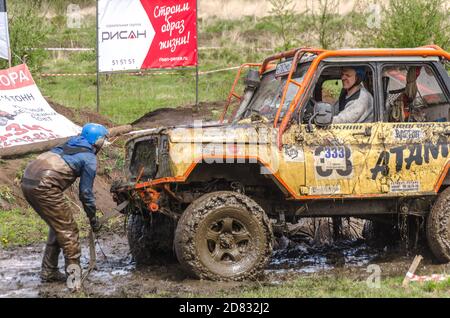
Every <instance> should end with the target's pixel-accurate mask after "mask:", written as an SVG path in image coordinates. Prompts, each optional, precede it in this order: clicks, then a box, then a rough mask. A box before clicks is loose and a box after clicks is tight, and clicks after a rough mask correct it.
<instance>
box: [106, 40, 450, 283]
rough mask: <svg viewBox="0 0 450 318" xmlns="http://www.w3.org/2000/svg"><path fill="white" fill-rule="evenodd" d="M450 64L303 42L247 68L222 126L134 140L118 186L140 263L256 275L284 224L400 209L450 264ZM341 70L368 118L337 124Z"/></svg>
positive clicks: (231, 276) (165, 130)
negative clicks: (170, 260)
mask: <svg viewBox="0 0 450 318" xmlns="http://www.w3.org/2000/svg"><path fill="white" fill-rule="evenodd" d="M448 60H450V54H449V53H447V52H445V51H443V50H442V49H440V48H439V47H436V46H426V47H420V48H414V49H352V50H337V51H326V50H320V49H310V48H299V49H295V50H291V51H287V52H283V53H280V54H276V55H274V56H271V57H268V58H267V59H266V60H264V61H263V63H261V64H244V65H242V67H241V69H240V70H239V72H238V75H237V76H236V80H235V82H234V84H233V87H232V90H231V92H230V95H229V97H228V103H227V107H226V109H225V110H224V113H223V115H222V118H221V120H220V121H217V122H207V123H202V122H194V123H193V125H191V126H183V127H161V128H158V129H153V130H147V131H140V132H139V133H138V134H137V135H135V136H134V137H133V138H131V139H130V140H129V141H128V142H127V145H126V152H127V156H126V166H127V169H128V173H129V179H128V180H127V182H124V183H120V184H115V185H114V186H113V188H112V189H111V191H112V192H113V193H114V197H115V200H116V202H117V203H123V202H125V201H128V205H127V206H126V208H125V209H123V212H124V213H127V214H129V221H128V238H129V244H130V249H131V252H132V254H133V256H134V258H135V259H136V261H137V262H147V261H153V260H155V259H159V258H160V257H161V255H164V254H165V255H170V254H172V253H173V250H174V251H175V254H176V256H177V258H178V260H179V262H180V263H181V264H182V265H183V267H184V268H185V269H186V270H187V271H188V272H189V273H191V274H192V275H194V276H196V277H199V278H206V279H212V280H239V279H246V278H254V277H256V276H257V275H258V274H259V273H260V272H261V271H262V269H263V268H264V266H265V265H266V264H267V262H268V260H269V258H270V256H271V252H272V243H273V240H274V233H275V234H277V232H278V233H280V234H284V235H289V228H292V226H291V225H295V224H296V223H297V222H298V220H299V219H300V218H304V217H318V216H320V217H323V216H326V217H329V216H330V217H340V216H345V217H347V216H353V217H359V218H363V219H368V220H373V221H374V222H378V223H380V224H381V223H383V221H386V223H388V224H390V223H389V222H391V221H392V220H396V219H397V218H398V217H399V215H403V216H412V217H416V218H419V219H421V220H425V222H424V223H425V225H424V226H426V236H427V240H428V244H429V247H430V249H431V251H432V252H433V254H434V255H435V257H436V259H437V260H438V261H441V262H448V261H450V188H447V186H448V185H450V175H449V173H448V169H449V167H450V156H449V136H450V124H449V120H450V78H449V75H448V73H447V72H446V70H445V67H444V63H446V62H447V61H448ZM345 69H354V70H355V74H357V77H358V83H357V84H358V85H359V91H361V92H360V93H361V94H363V93H364V94H365V99H364V101H363V102H364V105H362V106H361V105H360V106H361V107H365V109H366V112H368V116H365V118H364V119H361V118H357V117H358V116H353V115H352V113H351V112H350V113H351V114H350V115H351V116H349V117H348V118H350V119H349V121H350V122H346V121H345V118H344V119H342V118H341V119H340V120H339V121H337V120H336V118H337V116H338V115H339V114H340V112H341V111H343V110H344V109H345V107H346V106H345V98H347V97H348V96H345V92H346V91H345V90H343V89H342V85H344V84H345V83H344V76H343V75H342V74H343V72H344V71H343V70H345ZM244 70H247V72H246V76H245V78H243V79H241V74H244V72H243V71H244ZM241 84H244V85H243V88H241V89H240V90H241V92H238V89H237V87H241ZM344 87H345V86H344ZM352 87H353V86H352ZM363 91H364V92H363ZM358 94H359V93H358ZM350 99H353V102H354V103H357V102H361V100H360V99H358V98H350ZM342 101H344V107H340V105H341V103H342ZM233 105H235V107H233ZM355 118H356V119H355ZM355 120H356V122H351V121H355ZM336 122H339V123H336ZM124 205H125V204H123V205H122V206H124ZM379 234H380V233H379Z"/></svg>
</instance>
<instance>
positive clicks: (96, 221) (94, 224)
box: [89, 216, 102, 233]
mask: <svg viewBox="0 0 450 318" xmlns="http://www.w3.org/2000/svg"><path fill="white" fill-rule="evenodd" d="M89 223H90V224H91V229H92V232H94V233H98V231H100V229H101V228H102V224H101V223H100V221H99V219H98V217H96V216H94V217H92V218H90V219H89Z"/></svg>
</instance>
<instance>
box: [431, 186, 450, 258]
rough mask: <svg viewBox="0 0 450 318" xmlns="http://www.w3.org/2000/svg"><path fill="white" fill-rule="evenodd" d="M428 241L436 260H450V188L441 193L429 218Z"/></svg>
mask: <svg viewBox="0 0 450 318" xmlns="http://www.w3.org/2000/svg"><path fill="white" fill-rule="evenodd" d="M427 241H428V246H429V247H430V250H431V252H432V253H433V255H434V256H435V258H436V260H437V261H438V262H441V263H447V262H450V188H447V189H445V190H444V191H443V192H442V193H441V194H439V196H438V198H437V200H436V202H435V203H434V205H433V207H432V208H431V211H430V214H429V215H428V218H427Z"/></svg>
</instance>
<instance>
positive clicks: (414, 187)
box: [391, 180, 420, 192]
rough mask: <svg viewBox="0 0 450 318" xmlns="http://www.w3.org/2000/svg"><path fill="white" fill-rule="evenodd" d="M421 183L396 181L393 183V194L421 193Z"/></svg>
mask: <svg viewBox="0 0 450 318" xmlns="http://www.w3.org/2000/svg"><path fill="white" fill-rule="evenodd" d="M419 188H420V183H419V181H416V180H415V181H395V182H392V183H391V192H410V191H412V192H416V191H419Z"/></svg>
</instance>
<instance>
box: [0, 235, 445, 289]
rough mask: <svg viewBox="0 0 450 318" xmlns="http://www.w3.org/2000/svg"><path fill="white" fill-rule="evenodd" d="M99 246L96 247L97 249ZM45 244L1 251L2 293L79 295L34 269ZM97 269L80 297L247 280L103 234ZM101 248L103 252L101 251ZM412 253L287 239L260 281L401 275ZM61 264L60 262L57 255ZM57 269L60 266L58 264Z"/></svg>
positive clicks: (359, 243)
mask: <svg viewBox="0 0 450 318" xmlns="http://www.w3.org/2000/svg"><path fill="white" fill-rule="evenodd" d="M82 246H83V250H82V253H83V257H82V259H81V263H82V267H83V268H84V269H86V268H87V267H88V263H89V259H88V257H86V256H87V255H89V251H88V248H87V242H86V241H83V244H82ZM100 247H101V249H100ZM43 248H44V244H38V245H33V246H28V247H17V248H14V249H8V250H0V298H1V297H79V296H80V294H78V295H73V294H70V293H69V292H68V289H67V288H66V286H65V284H63V283H53V284H43V283H41V282H40V279H39V270H40V263H41V257H42V252H43ZM96 251H97V268H96V270H95V271H93V272H92V273H91V274H90V276H89V277H88V279H87V280H86V281H85V283H84V289H83V292H82V294H81V296H88V297H192V296H212V297H214V296H215V295H217V294H220V293H221V292H233V291H236V292H238V291H239V290H240V289H242V288H243V287H244V286H248V284H249V283H248V282H240V283H239V282H231V283H224V282H210V281H200V280H195V279H191V278H189V277H188V276H187V275H186V274H185V273H184V272H183V271H182V269H181V268H180V266H179V265H178V264H177V263H176V262H175V261H173V262H166V263H162V264H160V265H152V266H146V267H136V264H135V263H134V262H133V261H132V258H131V256H130V255H129V252H128V244H127V240H126V237H124V236H120V235H117V234H108V235H107V236H105V237H103V238H100V239H99V244H98V245H97V246H96ZM102 251H103V252H104V254H105V255H106V257H105V256H104V255H103V253H102ZM413 256H414V255H411V256H405V254H404V253H403V254H402V253H399V252H397V251H387V250H385V249H374V248H370V247H368V246H367V245H366V244H365V242H364V241H363V240H354V241H341V242H337V243H335V244H328V245H322V246H314V245H311V244H308V243H305V242H301V243H299V242H293V241H291V242H289V244H288V245H287V246H285V248H283V249H280V250H277V251H275V252H274V255H273V257H272V259H271V261H270V264H269V266H268V267H267V269H266V271H265V278H264V283H267V284H269V285H271V284H281V283H283V282H286V281H289V280H291V279H295V278H299V277H306V276H309V275H312V274H314V275H317V274H322V273H323V274H324V275H335V276H336V277H352V278H355V279H366V278H367V276H368V275H369V274H368V273H367V266H368V265H369V264H377V265H379V266H380V267H381V270H382V275H386V276H398V275H400V276H401V275H404V273H406V271H407V269H408V267H409V265H410V264H411V261H412V259H413ZM60 264H61V265H62V264H63V259H62V256H61V257H60ZM61 267H62V266H61ZM449 269H450V268H448V267H446V266H438V265H433V264H432V263H431V261H430V260H429V258H427V257H426V258H425V260H424V261H423V262H422V264H421V266H420V273H421V274H422V275H425V274H431V273H443V272H445V271H447V272H448V271H449Z"/></svg>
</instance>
